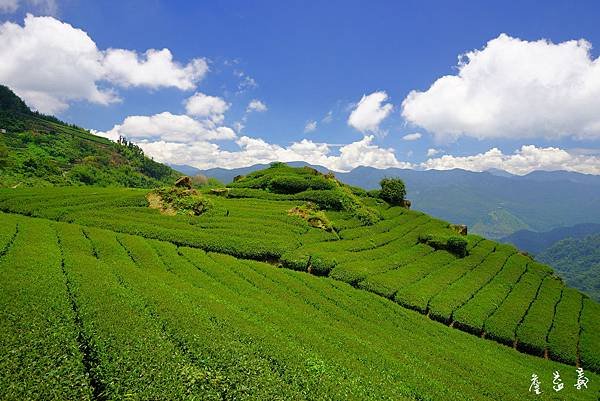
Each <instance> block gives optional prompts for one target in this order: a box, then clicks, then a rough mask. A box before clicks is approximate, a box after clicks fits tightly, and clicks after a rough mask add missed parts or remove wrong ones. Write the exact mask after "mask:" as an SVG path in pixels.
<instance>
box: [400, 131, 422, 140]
mask: <svg viewBox="0 0 600 401" xmlns="http://www.w3.org/2000/svg"><path fill="white" fill-rule="evenodd" d="M421 137H422V135H421V134H420V133H419V132H415V133H413V134H407V135H404V136H403V137H402V139H403V140H405V141H417V140H419V139H421Z"/></svg>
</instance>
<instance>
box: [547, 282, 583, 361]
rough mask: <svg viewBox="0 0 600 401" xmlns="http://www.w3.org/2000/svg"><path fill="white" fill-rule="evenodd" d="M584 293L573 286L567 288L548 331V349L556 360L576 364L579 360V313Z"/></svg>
mask: <svg viewBox="0 0 600 401" xmlns="http://www.w3.org/2000/svg"><path fill="white" fill-rule="evenodd" d="M582 301H583V299H582V295H581V293H579V292H578V291H576V290H574V289H572V288H565V289H563V292H562V297H561V299H560V302H559V303H558V305H557V306H556V313H555V315H554V321H553V324H552V330H550V333H548V351H549V354H550V357H551V358H552V359H554V360H557V361H560V362H564V363H569V364H575V363H576V362H577V343H578V341H579V314H580V312H581V306H582Z"/></svg>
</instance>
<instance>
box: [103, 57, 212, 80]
mask: <svg viewBox="0 0 600 401" xmlns="http://www.w3.org/2000/svg"><path fill="white" fill-rule="evenodd" d="M102 65H103V67H104V70H105V74H106V79H107V80H109V81H111V82H113V83H116V84H118V85H121V86H123V87H129V86H145V87H148V88H160V87H172V88H178V89H181V90H188V89H193V88H195V87H196V83H197V82H198V81H199V80H200V79H201V78H202V77H204V75H205V74H206V73H207V72H208V64H207V63H206V60H204V59H201V58H198V59H193V60H192V61H190V62H189V63H188V64H186V65H181V64H179V63H177V62H174V61H173V55H172V54H171V51H170V50H169V49H162V50H156V49H150V50H147V51H146V52H145V53H144V54H143V55H140V54H138V53H136V52H135V51H131V50H125V49H108V50H107V51H106V52H104V58H103V61H102Z"/></svg>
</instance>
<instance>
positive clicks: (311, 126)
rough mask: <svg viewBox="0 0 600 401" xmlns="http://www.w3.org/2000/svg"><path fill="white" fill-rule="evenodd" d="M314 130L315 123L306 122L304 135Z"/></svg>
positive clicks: (315, 127)
mask: <svg viewBox="0 0 600 401" xmlns="http://www.w3.org/2000/svg"><path fill="white" fill-rule="evenodd" d="M316 129H317V122H316V121H314V120H312V121H307V122H306V125H305V126H304V132H305V133H309V132H313V131H314V130H316Z"/></svg>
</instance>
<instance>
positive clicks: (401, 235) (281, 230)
mask: <svg viewBox="0 0 600 401" xmlns="http://www.w3.org/2000/svg"><path fill="white" fill-rule="evenodd" d="M290 175H292V176H294V177H295V179H294V180H292V179H289V180H286V181H285V182H288V183H292V182H294V183H295V184H294V190H293V191H290V190H287V189H286V190H285V191H281V189H280V188H279V187H278V185H279V184H280V183H279V181H278V180H277V179H276V178H277V177H280V176H286V177H289V176H290ZM274 182H275V183H276V184H274ZM313 185H314V186H321V187H322V188H323V189H312V188H315V187H314V186H313ZM261 188H263V189H261ZM286 188H288V187H286ZM327 188H328V189H327ZM288 189H289V188H288ZM295 191H299V192H296V193H289V192H295ZM146 192H147V191H144V190H133V189H97V188H53V189H47V190H44V191H43V192H40V191H37V190H35V189H18V190H14V189H5V190H1V191H0V210H2V211H4V212H8V213H20V214H26V215H30V216H36V217H42V218H46V219H51V220H58V221H64V222H69V223H75V224H79V225H83V226H87V227H102V228H106V229H110V230H112V231H114V232H118V233H125V234H133V235H140V236H143V237H145V238H148V239H154V240H161V241H167V242H170V243H173V244H175V245H177V246H181V247H192V248H199V249H202V250H204V251H207V252H216V253H221V254H228V255H231V256H234V257H236V258H243V259H255V260H260V261H265V262H269V263H271V264H273V265H277V266H281V267H285V268H288V269H291V270H298V271H304V272H309V273H312V274H314V275H320V276H327V277H329V278H331V279H335V280H338V281H343V282H346V283H348V284H350V285H352V286H354V287H357V288H358V289H361V290H364V291H366V292H372V293H375V294H378V295H380V296H382V297H384V298H386V299H388V300H390V301H393V302H394V303H396V304H399V305H402V306H404V307H406V308H408V309H413V310H416V311H419V312H421V313H423V314H425V315H427V316H428V317H429V318H431V319H433V320H437V321H439V322H441V323H444V324H446V325H449V326H452V327H454V328H458V329H461V330H464V331H467V332H469V333H473V334H476V335H477V336H479V337H485V338H486V339H490V340H494V341H496V342H499V343H502V344H506V345H509V346H511V347H513V348H515V349H517V350H519V351H522V352H526V353H530V354H533V355H537V356H540V357H543V356H546V357H549V358H551V359H553V360H556V361H560V362H564V363H567V364H571V365H576V364H579V365H581V366H583V367H584V368H586V369H590V370H594V371H596V372H599V371H600V328H599V327H598V320H597V316H598V307H599V305H598V303H596V302H595V301H592V300H591V299H589V298H588V297H587V296H585V295H583V294H581V293H579V292H577V291H575V290H572V289H570V288H568V287H566V286H565V285H564V284H563V282H562V281H561V280H560V279H559V278H558V277H557V276H556V275H555V274H554V273H553V271H552V270H551V269H550V268H549V267H548V266H546V265H543V264H540V263H538V262H536V261H535V260H533V259H531V258H530V257H528V256H526V255H524V254H521V253H520V252H519V251H518V250H517V249H516V248H514V247H512V246H511V245H507V244H499V243H496V242H493V241H489V240H486V239H483V238H482V237H479V236H477V235H468V236H460V235H459V234H457V232H456V231H454V229H453V228H452V226H451V225H449V224H448V223H447V222H444V221H441V220H437V219H434V218H431V217H430V216H428V215H425V214H424V213H421V212H415V211H410V210H407V209H404V208H402V207H397V206H394V207H390V206H389V205H388V204H386V203H385V202H383V201H381V200H379V199H377V198H373V197H370V196H366V195H367V194H366V193H364V192H363V193H361V192H360V190H358V189H353V188H351V187H347V186H345V185H343V184H340V183H339V182H338V181H336V180H335V178H333V177H331V176H323V175H320V174H319V173H315V172H314V171H313V170H310V169H293V168H290V167H287V166H285V165H280V164H278V165H274V166H272V167H270V168H269V169H267V170H264V171H262V172H259V173H257V174H252V175H249V176H248V177H242V178H240V179H238V180H236V182H235V185H233V186H232V187H231V188H229V189H228V190H218V191H212V192H211V191H208V190H207V193H204V194H203V195H199V196H201V197H203V198H204V199H205V200H206V204H207V205H210V207H208V210H206V211H204V212H203V213H202V214H201V215H200V216H190V215H187V214H183V215H175V216H172V215H165V214H162V213H161V211H160V210H157V209H150V208H148V207H147V206H148V202H147V200H146V198H145V196H146ZM281 192H287V193H281ZM307 200H309V201H312V202H314V203H316V204H318V205H321V209H322V210H321V211H320V212H322V213H324V215H325V219H324V220H325V221H327V222H328V224H327V225H325V227H327V226H331V227H332V228H333V229H332V230H325V229H321V228H315V227H314V225H315V224H313V223H312V222H311V220H310V218H302V217H303V216H302V215H301V214H298V213H296V211H298V210H311V209H308V208H307V203H306V201H307ZM365 215H368V216H371V217H374V219H365V218H364V216H365ZM304 217H307V216H304ZM462 245H464V246H465V249H463V248H461V246H462ZM465 251H466V252H465ZM479 341H482V340H479Z"/></svg>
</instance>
